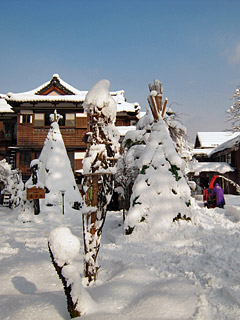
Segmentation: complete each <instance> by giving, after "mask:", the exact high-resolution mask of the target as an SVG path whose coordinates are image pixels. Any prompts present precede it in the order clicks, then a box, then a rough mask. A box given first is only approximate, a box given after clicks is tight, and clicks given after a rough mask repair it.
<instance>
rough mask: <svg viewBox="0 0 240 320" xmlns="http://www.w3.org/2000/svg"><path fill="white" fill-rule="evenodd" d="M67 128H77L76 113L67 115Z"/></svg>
mask: <svg viewBox="0 0 240 320" xmlns="http://www.w3.org/2000/svg"><path fill="white" fill-rule="evenodd" d="M65 126H66V127H75V114H74V113H66V118H65Z"/></svg>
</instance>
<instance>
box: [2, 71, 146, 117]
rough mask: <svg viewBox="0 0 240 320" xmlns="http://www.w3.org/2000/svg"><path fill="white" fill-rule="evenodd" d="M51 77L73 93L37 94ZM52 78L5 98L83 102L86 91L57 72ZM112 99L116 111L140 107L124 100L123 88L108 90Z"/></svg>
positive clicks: (29, 100) (132, 110)
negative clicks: (72, 84) (65, 79)
mask: <svg viewBox="0 0 240 320" xmlns="http://www.w3.org/2000/svg"><path fill="white" fill-rule="evenodd" d="M53 78H56V79H57V80H58V81H59V83H60V85H62V86H63V87H65V88H66V89H67V90H69V91H71V92H72V93H73V94H72V95H71V94H70V95H39V94H37V93H38V92H39V91H41V90H42V89H44V88H45V87H47V86H48V85H50V83H51V81H52V79H53ZM53 78H52V79H51V80H50V81H48V82H45V83H44V84H42V85H41V86H39V87H37V88H35V89H33V90H30V91H26V92H22V93H12V92H9V93H8V94H7V95H6V99H7V100H8V101H17V102H36V101H41V102H43V101H44V102H48V101H50V102H52V101H58V102H60V101H61V102H70V101H72V102H83V101H84V100H85V97H86V95H87V93H88V91H80V90H78V89H76V88H74V87H72V86H71V85H69V84H68V83H67V82H65V81H63V80H62V79H61V78H60V77H59V75H58V74H54V75H53ZM110 94H111V96H112V97H113V99H114V100H115V101H116V102H117V111H118V112H121V111H127V112H135V111H138V110H139V109H140V106H139V104H138V103H137V102H134V103H129V102H127V101H126V99H125V97H124V90H119V91H113V92H110Z"/></svg>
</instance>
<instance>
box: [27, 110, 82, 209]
mask: <svg viewBox="0 0 240 320" xmlns="http://www.w3.org/2000/svg"><path fill="white" fill-rule="evenodd" d="M61 117H62V116H61V115H59V114H57V111H56V110H55V112H54V114H51V115H50V120H51V126H50V129H49V131H48V135H47V138H46V140H45V142H44V145H43V148H42V151H41V154H40V156H39V159H37V160H33V161H32V163H31V166H32V167H34V166H35V165H37V170H35V175H36V176H37V180H35V183H34V181H33V177H32V176H31V177H30V179H29V180H28V181H27V183H26V187H32V186H36V187H40V188H42V187H44V188H45V190H46V193H45V200H44V201H43V202H44V203H45V205H59V204H61V203H62V195H61V191H64V192H65V195H64V200H65V203H66V204H67V205H68V204H69V205H71V206H73V205H74V202H81V201H82V198H81V195H80V192H79V190H78V187H77V184H76V181H75V178H74V175H73V171H72V167H71V163H70V160H69V158H68V155H67V150H66V148H65V144H64V141H63V138H62V135H61V132H60V129H59V125H58V121H59V119H60V118H61Z"/></svg>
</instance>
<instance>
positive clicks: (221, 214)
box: [0, 195, 240, 320]
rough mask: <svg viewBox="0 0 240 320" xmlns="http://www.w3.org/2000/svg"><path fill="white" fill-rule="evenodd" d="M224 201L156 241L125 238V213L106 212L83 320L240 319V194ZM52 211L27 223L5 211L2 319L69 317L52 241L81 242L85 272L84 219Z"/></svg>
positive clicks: (1, 222) (0, 253)
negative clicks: (65, 232)
mask: <svg viewBox="0 0 240 320" xmlns="http://www.w3.org/2000/svg"><path fill="white" fill-rule="evenodd" d="M199 203H200V205H201V204H202V203H201V201H199ZM226 203H227V205H226V209H224V210H222V209H219V208H216V209H205V208H203V209H202V212H200V211H199V213H198V214H199V216H198V222H197V224H196V225H192V224H189V223H187V222H185V221H181V222H180V223H179V224H178V225H174V226H172V227H171V228H170V230H169V231H168V232H165V233H161V234H159V237H158V238H157V239H156V237H155V238H154V240H153V239H152V238H151V234H149V237H146V238H145V239H143V238H142V237H141V238H140V236H139V235H138V233H133V234H132V235H131V236H125V235H123V224H122V214H121V212H109V213H108V215H107V219H106V223H105V226H104V231H103V236H102V245H101V249H100V253H99V264H100V266H101V268H100V270H99V278H98V280H97V282H96V283H95V284H93V285H92V286H90V287H85V291H87V293H88V294H89V295H90V296H91V299H89V308H88V310H87V312H86V314H85V315H84V316H82V317H81V319H88V320H89V319H98V320H102V319H104V320H105V319H107V320H109V319H114V320H118V319H121V320H130V319H131V320H134V319H140V320H141V319H142V320H143V319H144V320H151V319H159V320H174V319H178V320H188V319H198V320H205V319H214V320H215V319H217V320H218V319H219V320H221V319H228V320H233V319H234V320H235V319H240V273H239V269H240V263H239V260H240V259H239V253H240V252H239V251H240V197H239V196H231V195H227V196H226ZM48 210H49V211H46V212H43V211H42V212H41V213H40V215H39V216H32V221H27V220H25V222H24V223H23V215H20V212H19V211H18V210H17V209H14V210H11V209H8V208H5V207H0V228H1V233H0V241H1V246H0V258H1V264H0V282H1V299H0V319H4V320H9V319H14V320H15V319H19V320H20V319H21V320H23V319H24V320H30V319H31V320H35V319H36V320H40V319H41V320H42V319H44V320H48V319H49V320H50V319H51V320H52V319H54V320H58V319H70V317H69V314H68V312H67V304H66V299H65V295H64V292H63V289H62V284H61V281H60V280H59V279H58V276H57V273H56V272H55V269H54V267H53V265H52V263H51V259H50V255H49V252H48V237H49V233H50V231H51V230H53V229H54V228H55V227H58V226H64V227H69V228H70V230H71V232H72V233H73V234H74V235H75V236H77V237H79V239H80V242H81V249H80V255H79V256H78V258H77V259H76V260H75V265H76V267H77V268H78V270H79V272H80V273H81V274H82V272H83V270H82V268H83V261H82V259H83V243H82V227H81V220H82V219H81V214H80V212H79V211H76V210H71V209H69V208H67V209H66V213H65V215H64V216H63V215H62V214H61V212H62V211H61V207H59V208H58V209H57V208H55V209H53V207H51V208H49V209H48ZM143 223H144V222H143ZM86 303H87V300H86ZM90 303H91V304H90Z"/></svg>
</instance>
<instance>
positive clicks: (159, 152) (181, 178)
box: [125, 88, 194, 233]
mask: <svg viewBox="0 0 240 320" xmlns="http://www.w3.org/2000/svg"><path fill="white" fill-rule="evenodd" d="M156 89H157V88H156ZM161 94H162V90H159V91H157V90H154V92H152V91H151V93H150V97H149V100H151V103H150V107H151V111H152V113H153V121H150V117H149V116H148V117H145V119H142V121H141V127H142V128H144V127H146V128H147V129H145V130H142V131H140V132H137V133H130V134H131V135H133V137H132V139H131V141H134V138H135V137H136V141H142V144H140V146H141V147H140V148H139V144H138V143H137V144H136V145H135V149H136V151H135V154H136V153H138V157H135V158H136V159H137V161H136V162H135V164H136V165H137V166H138V169H139V174H138V176H137V179H136V180H135V182H134V185H133V192H132V195H131V200H130V209H129V212H128V214H127V216H126V219H125V230H126V233H131V232H132V231H133V230H134V229H144V230H145V231H148V232H151V233H155V232H159V231H161V230H164V229H166V228H169V227H170V226H171V225H172V223H173V221H175V220H176V219H184V220H186V221H188V220H190V219H191V216H192V211H191V207H192V205H193V203H194V199H192V198H191V191H190V188H189V186H188V184H187V180H186V178H185V175H184V170H185V161H184V159H182V158H181V157H180V155H179V154H178V152H177V148H176V143H175V142H174V141H173V140H172V138H171V136H170V130H169V123H168V121H164V120H163V117H164V112H163V110H165V109H166V105H165V104H164V106H165V108H164V107H163V106H162V104H161V100H160V103H159V107H158V103H157V102H156V100H155V97H156V96H158V95H161ZM158 97H159V96H158ZM161 99H162V97H161ZM165 101H167V100H165ZM144 121H146V124H144ZM171 124H172V122H171ZM144 144H145V145H144Z"/></svg>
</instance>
